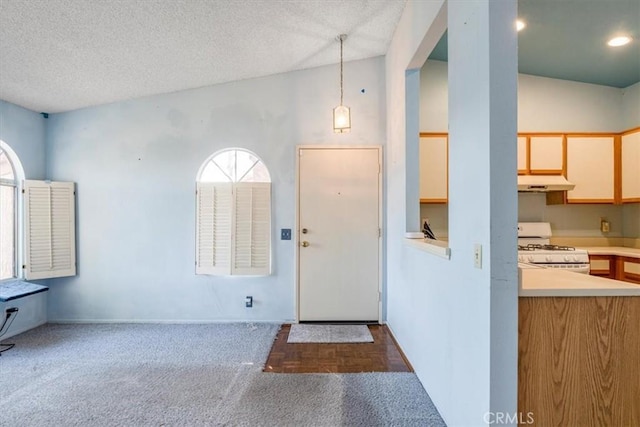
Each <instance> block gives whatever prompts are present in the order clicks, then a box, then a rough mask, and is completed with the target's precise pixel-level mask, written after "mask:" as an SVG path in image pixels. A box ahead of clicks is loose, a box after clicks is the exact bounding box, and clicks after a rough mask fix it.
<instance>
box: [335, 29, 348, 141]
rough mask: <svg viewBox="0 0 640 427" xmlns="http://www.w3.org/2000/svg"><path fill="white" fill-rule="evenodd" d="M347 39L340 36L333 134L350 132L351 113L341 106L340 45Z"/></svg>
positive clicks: (342, 35)
mask: <svg viewBox="0 0 640 427" xmlns="http://www.w3.org/2000/svg"><path fill="white" fill-rule="evenodd" d="M346 39H347V35H346V34H340V35H339V36H338V40H339V41H340V105H338V106H337V107H336V108H334V109H333V131H334V132H335V133H345V132H349V131H350V130H351V111H350V110H349V107H346V106H344V105H342V95H343V92H344V91H343V88H342V44H343V43H344V41H345V40H346Z"/></svg>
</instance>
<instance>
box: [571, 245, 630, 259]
mask: <svg viewBox="0 0 640 427" xmlns="http://www.w3.org/2000/svg"><path fill="white" fill-rule="evenodd" d="M578 249H586V251H587V252H589V255H616V256H626V257H630V258H640V249H638V248H625V247H623V246H596V247H581V248H578Z"/></svg>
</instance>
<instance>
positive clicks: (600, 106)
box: [420, 60, 640, 132]
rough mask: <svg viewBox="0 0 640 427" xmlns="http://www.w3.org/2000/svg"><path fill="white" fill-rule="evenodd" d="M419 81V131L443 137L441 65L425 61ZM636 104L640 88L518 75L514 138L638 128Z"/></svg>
mask: <svg viewBox="0 0 640 427" xmlns="http://www.w3.org/2000/svg"><path fill="white" fill-rule="evenodd" d="M420 78H421V86H420V130H421V131H423V132H446V131H447V123H448V111H447V108H448V100H447V92H448V89H447V63H446V62H442V61H433V60H429V61H427V63H426V64H425V65H424V67H422V70H421V74H420ZM623 95H624V96H623ZM637 104H640V84H636V85H634V86H631V87H630V88H627V89H618V88H614V87H608V86H599V85H594V84H588V83H579V82H571V81H568V80H558V79H551V78H548V77H538V76H531V75H527V74H518V132H620V131H622V130H626V129H630V128H632V127H636V126H639V125H640V107H638V106H637ZM634 107H635V108H634ZM634 117H635V122H634ZM633 123H635V125H633Z"/></svg>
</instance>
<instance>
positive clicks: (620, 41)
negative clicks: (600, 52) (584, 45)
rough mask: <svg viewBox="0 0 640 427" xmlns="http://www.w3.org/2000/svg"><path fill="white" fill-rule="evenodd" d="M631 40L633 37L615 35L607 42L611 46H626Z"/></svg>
mask: <svg viewBox="0 0 640 427" xmlns="http://www.w3.org/2000/svg"><path fill="white" fill-rule="evenodd" d="M630 42H631V37H627V36H620V37H614V38H612V39H611V40H609V41H608V42H607V44H608V45H609V46H611V47H618V46H624V45H625V44H629V43H630Z"/></svg>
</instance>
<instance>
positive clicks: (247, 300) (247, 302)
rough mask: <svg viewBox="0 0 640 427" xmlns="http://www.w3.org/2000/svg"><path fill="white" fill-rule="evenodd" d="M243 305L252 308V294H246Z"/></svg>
mask: <svg viewBox="0 0 640 427" xmlns="http://www.w3.org/2000/svg"><path fill="white" fill-rule="evenodd" d="M244 306H245V307H247V308H252V307H253V297H252V296H248V297H246V298H245V299H244Z"/></svg>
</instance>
